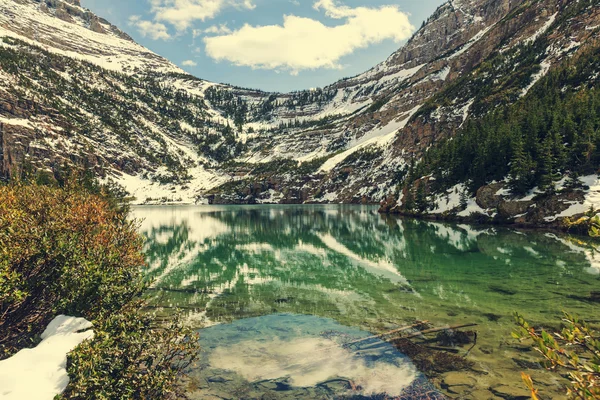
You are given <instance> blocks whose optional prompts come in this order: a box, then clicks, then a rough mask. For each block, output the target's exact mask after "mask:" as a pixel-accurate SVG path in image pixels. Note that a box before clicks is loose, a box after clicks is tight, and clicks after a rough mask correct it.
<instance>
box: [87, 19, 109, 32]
mask: <svg viewBox="0 0 600 400" xmlns="http://www.w3.org/2000/svg"><path fill="white" fill-rule="evenodd" d="M90 30H92V31H94V32H97V33H106V30H105V29H104V28H103V27H102V25H101V24H100V22H99V21H98V18H92V20H91V21H90Z"/></svg>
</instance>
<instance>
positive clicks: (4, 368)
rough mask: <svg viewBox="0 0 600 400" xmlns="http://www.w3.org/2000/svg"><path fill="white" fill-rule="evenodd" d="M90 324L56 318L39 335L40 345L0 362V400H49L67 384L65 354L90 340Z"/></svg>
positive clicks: (80, 320)
mask: <svg viewBox="0 0 600 400" xmlns="http://www.w3.org/2000/svg"><path fill="white" fill-rule="evenodd" d="M91 327H92V323H91V322H89V321H87V320H85V319H83V318H75V317H68V316H65V315H59V316H58V317H56V318H54V319H53V320H52V322H50V324H48V327H47V328H46V330H45V331H44V333H42V336H41V338H42V342H41V343H40V344H38V345H37V346H36V347H34V348H33V349H23V350H21V351H19V352H18V353H17V354H15V355H14V356H12V357H11V358H9V359H6V360H3V361H0V399H2V400H25V399H28V400H44V399H48V400H52V399H54V396H56V395H57V394H60V393H62V392H63V391H64V390H65V389H66V387H67V384H68V383H69V376H68V375H67V370H66V367H67V353H68V352H70V351H71V350H73V349H74V348H75V347H77V346H78V345H79V344H80V343H81V342H83V341H84V340H86V339H91V338H93V337H94V331H92V330H91V329H90V328H91Z"/></svg>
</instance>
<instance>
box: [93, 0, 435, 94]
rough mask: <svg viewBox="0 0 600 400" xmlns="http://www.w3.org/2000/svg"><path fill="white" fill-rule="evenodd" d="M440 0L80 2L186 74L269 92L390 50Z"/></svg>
mask: <svg viewBox="0 0 600 400" xmlns="http://www.w3.org/2000/svg"><path fill="white" fill-rule="evenodd" d="M442 3H443V1H442V0H369V1H365V0H135V1H134V0H127V1H123V0H82V1H81V4H82V5H83V6H84V7H87V8H89V9H91V10H92V11H94V12H95V13H96V14H98V15H100V16H101V17H104V18H106V19H107V20H109V21H110V22H112V23H113V24H115V25H117V26H118V27H119V28H121V29H122V30H124V31H125V32H127V33H128V34H130V35H131V36H132V37H133V38H134V39H135V40H136V41H137V42H138V43H140V44H142V45H144V46H146V47H148V48H149V49H151V50H153V51H154V52H156V53H158V54H160V55H162V56H164V57H166V58H168V59H169V60H171V61H172V62H174V63H175V64H177V65H179V66H180V67H182V68H183V69H185V70H186V71H188V72H189V73H191V74H193V75H195V76H197V77H199V78H203V79H207V80H210V81H214V82H223V83H230V84H234V85H238V86H244V87H251V88H258V89H263V90H268V91H280V92H287V91H291V90H299V89H308V88H311V87H322V86H325V85H327V84H330V83H333V82H335V81H337V80H338V79H340V78H343V77H349V76H354V75H356V74H359V73H361V72H363V71H365V70H367V69H369V68H371V67H372V66H374V65H375V64H377V63H378V62H381V61H383V60H384V59H386V58H387V57H388V56H389V55H390V54H391V53H392V52H394V51H395V50H397V49H398V48H399V47H400V46H401V45H402V44H403V43H405V42H406V40H407V39H408V38H409V37H410V36H411V34H412V33H413V32H414V31H415V29H417V28H418V27H419V26H420V25H421V23H422V21H423V20H425V19H427V17H429V16H430V15H431V14H432V13H433V11H434V10H435V9H436V8H437V7H438V6H439V5H440V4H442Z"/></svg>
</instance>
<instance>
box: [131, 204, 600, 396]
mask: <svg viewBox="0 0 600 400" xmlns="http://www.w3.org/2000/svg"><path fill="white" fill-rule="evenodd" d="M133 217H134V218H136V219H139V221H140V231H141V233H142V234H143V235H144V236H145V237H146V239H147V240H146V244H145V252H146V254H147V261H148V266H147V268H146V270H145V273H146V276H147V277H148V279H150V280H152V281H153V284H152V286H151V288H150V289H149V290H148V292H147V296H148V298H149V299H150V302H151V305H152V307H153V308H154V309H155V310H156V312H158V313H159V315H160V316H161V317H164V318H169V316H172V315H173V313H174V312H175V310H176V309H180V310H182V312H183V315H184V318H185V321H186V323H188V324H190V325H191V326H192V327H194V328H197V329H198V330H199V333H200V342H201V343H200V344H201V348H202V350H201V355H200V359H199V361H198V362H197V364H196V365H195V367H194V368H193V369H192V370H191V371H189V377H188V378H187V381H186V385H187V390H188V396H189V397H190V398H191V399H444V398H461V399H527V398H529V393H528V390H527V389H526V387H525V385H524V384H523V382H522V380H521V371H524V372H526V373H528V374H530V375H531V376H532V378H533V380H534V382H535V384H536V386H537V388H538V389H539V394H540V396H542V398H552V399H561V398H565V394H564V393H565V389H564V384H565V383H566V382H567V381H566V380H565V379H563V378H561V377H560V376H559V375H558V374H556V373H551V372H548V371H546V370H545V369H544V368H542V366H541V365H540V363H539V362H540V361H541V356H540V355H539V354H538V353H537V352H536V351H535V350H533V349H532V348H531V345H530V343H528V342H523V343H521V342H519V341H517V340H516V339H514V338H512V337H511V332H512V331H515V330H516V328H517V327H516V324H515V320H514V317H513V314H514V312H519V313H520V314H522V315H523V316H524V317H525V318H526V319H527V320H528V321H529V322H530V323H531V324H533V325H534V326H543V327H546V328H550V329H558V328H559V326H560V321H561V318H562V316H563V312H569V313H572V314H574V315H577V316H579V317H581V318H582V319H584V320H586V321H587V322H588V323H590V325H592V326H593V327H596V328H597V327H598V326H599V324H600V308H599V306H600V303H599V299H598V295H599V293H600V253H598V250H599V249H600V246H598V243H597V242H594V241H589V240H587V239H584V238H581V237H576V236H568V235H562V234H558V233H552V232H544V231H519V230H515V229H509V228H502V227H495V226H469V225H460V224H450V223H441V222H428V221H421V220H414V219H402V218H399V217H394V216H388V215H379V214H378V213H377V208H376V207H372V206H345V205H339V206H337V205H335V206H334V205H314V206H308V205H307V206H280V205H269V206H266V205H264V206H139V207H134V208H133ZM420 321H427V323H428V325H427V326H420V325H418V324H419V322H420ZM471 324H474V325H473V326H467V327H464V328H462V329H456V330H448V331H439V332H436V333H432V334H429V335H425V336H423V335H419V334H418V332H417V329H420V330H423V329H428V328H440V327H454V326H460V325H471ZM407 326H408V327H410V328H409V329H406V330H403V331H402V332H401V334H403V335H404V336H407V335H409V336H412V338H410V339H401V340H396V341H391V340H389V339H391V338H394V337H398V335H399V334H397V335H396V336H394V335H390V336H386V337H384V338H373V337H370V336H372V335H375V334H379V333H383V332H388V331H392V330H396V329H399V328H403V327H407ZM461 332H462V333H461Z"/></svg>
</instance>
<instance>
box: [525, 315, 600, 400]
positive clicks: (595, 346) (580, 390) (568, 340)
mask: <svg viewBox="0 0 600 400" xmlns="http://www.w3.org/2000/svg"><path fill="white" fill-rule="evenodd" d="M515 320H516V323H517V325H518V326H519V329H518V331H516V332H513V337H514V338H516V339H519V340H521V341H522V340H525V339H529V340H532V341H533V347H534V348H535V350H536V351H537V352H538V353H540V354H541V355H542V356H543V358H544V362H543V363H544V366H545V367H546V368H547V369H548V370H551V371H556V372H557V373H560V374H565V375H566V376H567V377H568V378H569V379H570V381H571V385H570V386H569V387H568V388H567V395H568V396H569V398H571V399H584V400H587V399H599V398H600V336H598V332H596V331H594V330H592V329H591V328H590V327H589V326H588V325H587V324H586V323H585V322H584V321H581V320H579V319H578V318H577V317H574V316H571V315H569V314H567V313H565V316H564V318H563V324H564V327H563V329H562V330H561V331H560V332H554V333H548V332H547V331H545V330H543V329H542V330H541V331H540V330H536V329H535V328H534V327H532V326H530V325H529V323H528V322H527V321H525V318H524V317H523V316H522V315H520V314H518V313H515ZM523 380H524V382H525V384H526V385H527V386H528V387H529V389H530V390H531V394H532V398H534V399H537V398H538V396H537V390H535V388H534V385H533V381H532V380H531V377H529V376H528V375H526V374H523Z"/></svg>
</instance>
